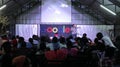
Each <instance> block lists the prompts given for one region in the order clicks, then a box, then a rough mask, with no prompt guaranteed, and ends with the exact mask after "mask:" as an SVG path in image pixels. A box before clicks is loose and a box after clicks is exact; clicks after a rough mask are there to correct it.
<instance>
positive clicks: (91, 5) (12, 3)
mask: <svg viewBox="0 0 120 67" xmlns="http://www.w3.org/2000/svg"><path fill="white" fill-rule="evenodd" d="M41 1H42V0H1V1H0V5H1V6H2V5H4V4H6V5H7V7H6V8H5V9H3V10H1V11H0V15H6V16H9V17H17V16H18V15H20V14H21V13H23V12H25V11H26V10H29V9H30V8H33V7H34V6H36V5H37V4H41ZM71 1H72V5H73V6H75V7H78V9H83V10H84V11H85V12H86V13H88V14H90V15H91V16H93V17H95V18H97V19H99V20H100V21H103V22H105V24H120V22H119V21H120V11H119V8H120V1H119V0H71ZM100 4H103V5H105V6H106V7H109V8H110V9H111V10H114V11H115V13H116V14H117V15H116V16H114V15H111V14H110V13H108V12H107V11H105V10H103V9H102V8H100V6H99V5H100ZM79 6H84V8H83V7H79ZM113 6H114V7H113ZM117 8H118V9H117Z"/></svg>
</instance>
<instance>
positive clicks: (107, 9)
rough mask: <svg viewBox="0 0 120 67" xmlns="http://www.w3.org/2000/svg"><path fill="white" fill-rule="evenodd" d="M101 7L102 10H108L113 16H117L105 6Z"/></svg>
mask: <svg viewBox="0 0 120 67" xmlns="http://www.w3.org/2000/svg"><path fill="white" fill-rule="evenodd" d="M100 7H102V8H103V9H105V10H107V11H108V12H110V13H111V14H113V15H116V13H115V12H113V11H111V10H110V9H108V8H106V7H105V6H103V5H100Z"/></svg>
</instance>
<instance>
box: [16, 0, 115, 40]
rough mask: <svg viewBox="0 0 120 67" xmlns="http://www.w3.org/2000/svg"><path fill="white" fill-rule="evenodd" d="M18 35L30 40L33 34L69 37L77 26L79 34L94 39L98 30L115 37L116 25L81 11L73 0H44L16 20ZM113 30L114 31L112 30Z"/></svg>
mask: <svg viewBox="0 0 120 67" xmlns="http://www.w3.org/2000/svg"><path fill="white" fill-rule="evenodd" d="M16 22H17V24H16V25H15V29H16V30H15V31H16V33H15V34H16V35H20V36H23V37H25V40H28V38H29V37H32V35H33V34H35V35H38V36H41V35H48V36H50V37H53V36H54V34H55V33H58V36H65V37H68V36H69V35H71V34H72V31H71V27H72V25H73V24H75V25H76V26H77V28H76V32H77V36H79V37H82V34H83V33H87V36H88V37H89V38H91V39H92V40H94V38H95V37H96V33H97V32H102V33H103V34H104V35H107V36H109V37H110V38H113V37H114V31H113V30H114V25H105V24H102V22H100V21H98V20H95V19H94V18H93V17H91V16H89V15H88V14H84V13H81V11H78V10H76V9H75V8H74V6H72V1H71V0H58V1H56V0H42V5H40V6H37V7H35V8H34V9H33V10H31V11H29V12H27V13H26V14H22V15H20V17H18V18H17V20H16ZM110 30H112V31H110Z"/></svg>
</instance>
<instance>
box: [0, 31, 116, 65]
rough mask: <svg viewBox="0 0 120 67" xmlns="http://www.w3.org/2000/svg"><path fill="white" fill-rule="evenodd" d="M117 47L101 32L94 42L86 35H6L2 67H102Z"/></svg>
mask: <svg viewBox="0 0 120 67" xmlns="http://www.w3.org/2000/svg"><path fill="white" fill-rule="evenodd" d="M116 49H117V47H116V46H115V45H114V43H113V42H112V41H111V40H110V38H109V37H107V36H104V35H103V34H102V33H101V32H98V33H97V34H96V38H95V40H94V42H92V40H91V39H90V38H88V37H87V34H86V33H84V34H83V36H82V37H75V38H74V37H73V36H72V35H71V36H69V37H67V38H66V37H64V36H60V37H59V38H58V37H55V36H54V37H53V38H52V39H51V38H50V37H49V36H40V37H38V36H37V35H33V36H32V38H29V39H28V42H26V41H25V40H24V37H21V36H18V35H17V36H13V37H12V38H11V39H10V38H8V37H7V36H6V35H3V36H1V39H0V64H1V67H38V66H41V65H48V64H54V65H56V64H61V65H67V64H69V65H70V64H79V65H83V66H86V67H98V66H99V65H100V63H98V62H100V59H103V58H104V57H107V58H109V59H113V58H114V55H115V50H116Z"/></svg>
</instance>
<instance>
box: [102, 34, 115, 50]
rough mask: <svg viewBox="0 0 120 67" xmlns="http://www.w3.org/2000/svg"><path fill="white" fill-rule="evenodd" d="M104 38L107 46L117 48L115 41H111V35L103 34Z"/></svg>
mask: <svg viewBox="0 0 120 67" xmlns="http://www.w3.org/2000/svg"><path fill="white" fill-rule="evenodd" d="M102 40H104V42H105V46H109V47H113V48H116V46H115V45H114V44H113V42H112V41H111V39H110V37H108V36H103V37H102Z"/></svg>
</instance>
